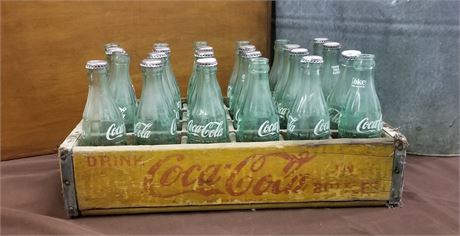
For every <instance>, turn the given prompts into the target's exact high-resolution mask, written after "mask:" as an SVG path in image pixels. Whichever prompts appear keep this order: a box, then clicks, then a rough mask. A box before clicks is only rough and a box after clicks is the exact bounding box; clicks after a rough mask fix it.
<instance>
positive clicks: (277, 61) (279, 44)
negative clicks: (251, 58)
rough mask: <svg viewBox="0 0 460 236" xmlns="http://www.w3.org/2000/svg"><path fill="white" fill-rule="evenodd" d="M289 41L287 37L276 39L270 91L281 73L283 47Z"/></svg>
mask: <svg viewBox="0 0 460 236" xmlns="http://www.w3.org/2000/svg"><path fill="white" fill-rule="evenodd" d="M287 43H289V40H287V39H277V40H275V48H274V52H275V57H274V58H273V65H272V68H271V70H270V77H269V78H270V80H269V83H270V91H273V90H274V89H275V86H276V82H277V80H278V78H279V76H280V74H281V70H282V65H283V47H284V45H286V44H287Z"/></svg>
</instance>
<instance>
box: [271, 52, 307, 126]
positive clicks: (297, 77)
mask: <svg viewBox="0 0 460 236" xmlns="http://www.w3.org/2000/svg"><path fill="white" fill-rule="evenodd" d="M307 55H308V50H307V49H306V48H294V49H292V50H291V51H289V65H290V66H289V75H288V83H286V86H285V87H284V90H283V91H281V92H280V93H279V94H280V98H279V100H278V101H279V102H278V103H277V107H276V109H277V111H278V116H279V121H280V127H281V129H286V127H287V115H288V114H289V110H290V109H291V108H292V106H293V105H294V101H295V99H296V97H297V96H298V95H299V92H298V90H299V88H301V87H302V86H300V85H301V84H302V78H301V71H302V68H301V63H300V60H301V59H302V57H304V56H307Z"/></svg>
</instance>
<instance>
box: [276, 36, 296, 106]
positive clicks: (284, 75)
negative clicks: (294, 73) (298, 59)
mask: <svg viewBox="0 0 460 236" xmlns="http://www.w3.org/2000/svg"><path fill="white" fill-rule="evenodd" d="M295 48H300V45H298V44H285V45H284V47H283V66H282V68H280V69H281V73H280V76H279V78H277V82H276V85H275V89H274V90H273V99H274V100H275V106H278V102H279V101H280V100H279V99H281V95H282V93H283V91H284V87H285V86H286V84H287V81H288V77H289V71H290V67H289V65H290V61H289V52H290V51H291V50H292V49H295Z"/></svg>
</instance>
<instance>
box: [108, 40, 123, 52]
mask: <svg viewBox="0 0 460 236" xmlns="http://www.w3.org/2000/svg"><path fill="white" fill-rule="evenodd" d="M115 47H120V44H118V43H115V42H112V43H106V44H105V45H104V52H107V50H108V49H109V48H115Z"/></svg>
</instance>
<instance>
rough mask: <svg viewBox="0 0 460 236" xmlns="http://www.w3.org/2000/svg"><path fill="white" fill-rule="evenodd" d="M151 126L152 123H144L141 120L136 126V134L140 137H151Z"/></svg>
mask: <svg viewBox="0 0 460 236" xmlns="http://www.w3.org/2000/svg"><path fill="white" fill-rule="evenodd" d="M150 127H152V123H147V124H146V123H142V122H139V123H137V124H136V126H135V127H134V135H135V136H136V137H139V138H149V137H150V135H151V134H152V131H150Z"/></svg>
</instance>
